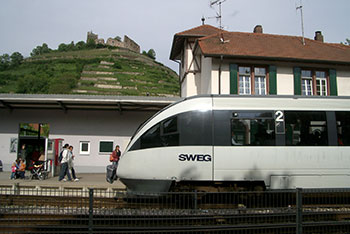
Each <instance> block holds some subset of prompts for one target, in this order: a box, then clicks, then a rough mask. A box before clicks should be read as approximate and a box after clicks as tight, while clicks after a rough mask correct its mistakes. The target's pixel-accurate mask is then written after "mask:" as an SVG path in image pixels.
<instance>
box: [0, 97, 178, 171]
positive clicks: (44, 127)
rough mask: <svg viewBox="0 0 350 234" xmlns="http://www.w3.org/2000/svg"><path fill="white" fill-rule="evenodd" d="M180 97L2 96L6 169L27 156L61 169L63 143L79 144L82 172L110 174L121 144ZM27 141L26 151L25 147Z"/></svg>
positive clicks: (0, 131) (0, 144) (1, 152)
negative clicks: (113, 154)
mask: <svg viewBox="0 0 350 234" xmlns="http://www.w3.org/2000/svg"><path fill="white" fill-rule="evenodd" d="M177 100H179V98H165V97H123V96H85V95H24V94H0V160H1V161H2V163H3V168H4V170H5V171H9V170H10V166H11V164H12V163H13V162H14V161H15V160H16V159H17V157H22V154H24V155H25V156H24V157H25V158H26V159H27V162H29V161H30V160H32V159H34V157H35V159H37V158H39V157H41V160H51V161H50V164H49V165H48V167H50V171H51V172H52V173H53V175H57V173H58V170H57V169H58V168H59V167H58V162H57V160H58V154H59V152H60V151H61V148H62V145H63V144H65V143H68V144H70V145H72V146H73V147H74V149H73V152H74V155H75V156H76V158H75V161H74V165H75V168H76V171H77V172H78V173H82V172H85V173H86V172H89V173H95V172H96V173H97V172H100V173H101V172H105V171H106V165H108V164H110V162H109V155H110V153H111V152H112V150H113V149H114V147H115V146H116V145H120V147H121V150H123V149H125V148H126V146H127V144H128V142H129V140H130V138H131V136H132V135H133V134H134V132H135V131H136V129H137V128H138V126H139V125H140V124H142V123H143V122H144V121H145V120H146V119H148V118H149V117H151V116H152V115H153V114H155V113H156V112H157V111H159V110H160V109H162V108H164V107H165V106H167V105H169V104H171V103H173V102H175V101H177ZM23 145H25V149H24V150H25V151H23V150H22V146H23Z"/></svg>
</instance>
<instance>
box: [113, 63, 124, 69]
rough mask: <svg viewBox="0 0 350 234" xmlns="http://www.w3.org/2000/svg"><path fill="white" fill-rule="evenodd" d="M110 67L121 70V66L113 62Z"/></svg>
mask: <svg viewBox="0 0 350 234" xmlns="http://www.w3.org/2000/svg"><path fill="white" fill-rule="evenodd" d="M112 67H113V68H116V69H122V66H121V65H120V64H119V63H117V62H115V63H114V64H113V66H112Z"/></svg>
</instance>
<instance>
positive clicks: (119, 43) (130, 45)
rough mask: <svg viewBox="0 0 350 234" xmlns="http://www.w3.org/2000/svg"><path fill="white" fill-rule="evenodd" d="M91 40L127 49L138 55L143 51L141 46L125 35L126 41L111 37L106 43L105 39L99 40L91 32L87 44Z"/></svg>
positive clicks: (88, 34)
mask: <svg viewBox="0 0 350 234" xmlns="http://www.w3.org/2000/svg"><path fill="white" fill-rule="evenodd" d="M89 39H93V40H94V41H95V43H96V44H102V45H107V46H115V47H121V48H126V49H129V50H131V51H134V52H136V53H140V51H141V49H140V46H139V45H138V44H137V43H136V42H135V41H133V40H132V39H131V38H129V37H128V36H127V35H124V41H121V40H117V39H114V38H111V37H110V38H108V39H107V41H106V42H105V40H104V39H103V38H98V35H97V34H94V33H93V32H92V31H91V32H88V33H87V38H86V42H88V40H89Z"/></svg>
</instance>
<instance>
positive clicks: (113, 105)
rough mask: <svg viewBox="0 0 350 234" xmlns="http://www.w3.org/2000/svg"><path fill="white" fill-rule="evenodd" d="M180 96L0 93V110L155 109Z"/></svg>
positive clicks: (172, 101) (161, 107)
mask: <svg viewBox="0 0 350 234" xmlns="http://www.w3.org/2000/svg"><path fill="white" fill-rule="evenodd" d="M180 100H182V99H181V98H180V97H148V96H102V95H56V94H0V109H8V110H14V109H53V110H54V109H60V110H63V111H69V110H116V111H159V110H161V109H163V108H164V107H166V106H168V105H170V104H172V103H174V102H176V101H180Z"/></svg>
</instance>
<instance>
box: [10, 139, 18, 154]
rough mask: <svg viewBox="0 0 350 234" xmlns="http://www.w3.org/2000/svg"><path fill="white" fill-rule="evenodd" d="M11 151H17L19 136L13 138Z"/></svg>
mask: <svg viewBox="0 0 350 234" xmlns="http://www.w3.org/2000/svg"><path fill="white" fill-rule="evenodd" d="M10 153H17V138H11V142H10Z"/></svg>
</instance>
